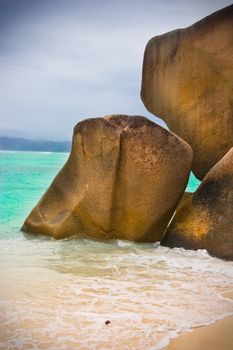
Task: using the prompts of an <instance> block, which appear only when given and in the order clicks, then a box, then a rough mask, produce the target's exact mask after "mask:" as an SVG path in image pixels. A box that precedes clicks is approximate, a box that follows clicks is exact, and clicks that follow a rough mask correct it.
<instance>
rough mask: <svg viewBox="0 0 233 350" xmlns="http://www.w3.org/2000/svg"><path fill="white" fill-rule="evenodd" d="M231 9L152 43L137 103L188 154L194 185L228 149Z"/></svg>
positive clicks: (232, 133)
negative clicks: (191, 157) (187, 147)
mask: <svg viewBox="0 0 233 350" xmlns="http://www.w3.org/2000/svg"><path fill="white" fill-rule="evenodd" d="M232 38H233V5H231V6H229V7H226V8H224V9H222V10H220V11H218V12H215V13H214V14H212V15H210V16H208V17H206V18H204V19H202V20H201V21H200V22H197V23H195V24H193V25H192V26H190V27H188V28H185V29H178V30H174V31H172V32H169V33H166V34H164V35H160V36H156V37H154V38H152V39H151V40H150V41H149V42H148V44H147V46H146V50H145V54H144V62H143V74H142V89H141V97H142V100H143V102H144V104H145V106H146V108H147V109H148V110H149V111H150V112H151V113H153V114H155V115H156V116H158V117H160V118H162V119H164V120H165V121H166V123H167V125H168V127H169V128H170V130H172V131H173V132H175V133H176V134H177V135H179V136H180V137H182V138H183V139H184V140H185V141H187V142H188V143H189V144H190V145H191V146H192V148H193V152H194V162H193V172H194V174H195V175H196V177H198V178H199V179H202V178H203V177H204V175H205V174H206V173H207V172H208V170H209V169H211V168H212V167H213V166H214V164H216V162H217V161H218V160H220V159H221V158H222V157H223V156H224V154H226V152H227V151H228V150H229V149H230V148H231V147H232V146H233V84H232V81H233V64H232V59H233V39H232Z"/></svg>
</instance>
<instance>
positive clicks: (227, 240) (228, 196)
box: [161, 148, 233, 260]
mask: <svg viewBox="0 0 233 350" xmlns="http://www.w3.org/2000/svg"><path fill="white" fill-rule="evenodd" d="M161 244H162V245H165V246H168V247H183V248H186V249H195V250H196V249H207V250H208V252H209V253H210V254H211V255H214V256H217V257H220V258H223V259H228V260H233V148H231V150H230V151H229V152H228V153H227V154H226V155H225V156H224V157H223V158H222V159H221V160H220V161H219V162H218V163H217V164H216V165H215V166H214V167H213V168H212V169H211V170H210V171H209V172H208V174H207V175H206V176H205V178H204V180H203V182H202V184H201V185H200V186H199V188H198V189H197V191H196V192H195V193H194V194H193V196H192V197H188V199H187V200H186V201H185V202H184V204H183V205H182V206H181V207H180V208H178V210H177V212H176V214H175V217H174V219H173V220H172V222H171V224H170V226H169V227H168V229H167V232H166V234H165V236H164V238H163V240H162V242H161Z"/></svg>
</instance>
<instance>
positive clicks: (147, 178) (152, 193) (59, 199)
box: [22, 115, 192, 242]
mask: <svg viewBox="0 0 233 350" xmlns="http://www.w3.org/2000/svg"><path fill="white" fill-rule="evenodd" d="M191 163H192V150H191V147H190V146H189V145H188V144H187V143H186V142H184V141H183V140H181V139H180V138H179V137H177V136H176V135H174V134H172V133H171V132H169V131H167V130H165V129H163V128H162V127H160V126H158V125H156V124H155V123H153V122H151V121H150V120H148V119H146V118H144V117H140V116H133V117H129V116H122V115H119V116H108V117H105V118H96V119H87V120H84V121H82V122H80V123H79V124H77V125H76V127H75V128H74V134H73V144H72V150H71V154H70V157H69V159H68V161H67V163H66V164H65V166H64V167H63V169H62V170H61V171H60V172H59V174H58V175H57V176H56V177H55V179H54V181H53V182H52V184H51V186H50V187H49V189H48V190H47V192H46V193H45V194H44V196H43V197H42V198H41V200H40V201H39V203H38V204H37V205H36V207H35V208H34V209H33V210H32V212H31V213H30V214H29V216H28V218H27V219H26V221H25V223H24V225H23V228H22V229H23V231H26V232H31V233H37V234H45V235H49V236H52V237H54V238H56V239H59V238H64V237H68V236H73V235H76V236H78V237H86V236H90V237H93V238H97V239H127V240H134V241H147V242H154V241H157V240H160V239H161V237H162V235H163V233H164V231H165V229H166V227H167V224H168V222H169V220H170V219H171V216H172V214H173V212H174V210H175V208H176V205H177V203H178V202H179V200H180V198H181V196H182V194H183V192H184V189H185V187H186V184H187V181H188V176H189V173H190V169H191Z"/></svg>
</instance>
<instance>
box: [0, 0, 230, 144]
mask: <svg viewBox="0 0 233 350" xmlns="http://www.w3.org/2000/svg"><path fill="white" fill-rule="evenodd" d="M231 3H232V1H227V0H202V1H201V0H194V1H189V0H173V1H172V0H115V1H112V0H108V1H107V0H0V135H2V134H5V135H8V136H18V137H26V138H31V139H51V140H70V139H71V136H72V130H73V127H74V125H75V124H76V123H77V122H79V121H80V120H82V119H85V118H93V117H101V116H104V115H107V114H128V115H144V116H146V117H148V118H150V119H152V120H154V121H155V122H158V123H161V124H163V123H162V121H160V120H159V119H158V118H156V117H155V116H153V115H151V114H150V113H149V112H148V111H147V110H146V108H145V107H144V105H143V103H142V102H141V99H140V85H141V74H142V62H143V53H144V49H145V46H146V43H147V42H148V40H149V39H150V38H151V37H153V36H155V35H159V34H163V33H165V32H168V31H170V30H173V29H176V28H183V27H187V26H189V25H191V24H192V23H194V22H196V21H198V20H200V19H201V18H203V17H205V16H207V15H208V14H210V13H212V12H214V11H216V10H219V9H221V8H223V7H225V6H228V5H230V4H231Z"/></svg>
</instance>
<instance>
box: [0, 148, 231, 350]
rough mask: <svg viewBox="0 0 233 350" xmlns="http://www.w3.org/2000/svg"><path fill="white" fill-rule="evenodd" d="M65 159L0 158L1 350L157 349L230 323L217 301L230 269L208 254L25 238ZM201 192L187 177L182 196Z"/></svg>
mask: <svg viewBox="0 0 233 350" xmlns="http://www.w3.org/2000/svg"><path fill="white" fill-rule="evenodd" d="M67 158H68V154H61V153H33V152H16V153H13V152H1V153H0V190H1V191H0V218H1V224H0V324H1V327H0V350H6V349H9V350H12V349H17V350H27V349H28V350H32V349H38V350H42V349H46V350H47V349H49V350H94V349H96V350H97V349H99V350H106V349H113V350H114V349H116V350H119V349H121V350H126V349H127V350H130V349H133V350H139V349H140V350H141V349H143V350H149V349H150V350H158V349H162V348H164V347H165V346H166V345H167V344H168V342H169V341H170V339H171V338H174V337H175V336H177V334H179V333H180V332H182V331H185V330H189V329H192V328H193V327H197V326H200V325H205V324H210V323H213V322H214V321H215V320H217V319H221V318H223V317H225V316H227V315H232V314H233V301H232V300H229V299H227V298H224V297H223V293H224V292H226V291H228V290H232V289H233V282H232V281H233V262H226V261H221V260H219V259H216V258H213V257H210V256H209V255H208V254H207V252H206V251H197V252H194V251H184V250H183V249H169V248H165V247H161V246H160V245H159V244H139V243H132V242H127V241H120V240H118V241H113V242H95V241H91V240H60V241H55V240H53V239H50V238H46V237H39V236H33V237H30V238H29V237H25V236H24V235H23V234H22V233H21V232H20V231H19V228H20V227H21V225H22V223H23V221H24V219H25V217H26V216H27V215H28V213H29V211H30V210H31V209H32V207H33V206H34V205H35V204H36V203H37V202H38V200H39V199H40V197H41V195H42V194H43V193H44V191H45V190H46V189H47V187H48V186H49V184H50V183H51V181H52V179H53V178H54V176H55V175H56V173H57V172H58V170H59V169H60V168H61V167H62V166H63V164H64V163H65V161H66V160H67ZM198 184H199V182H198V181H197V180H196V179H195V178H194V177H193V176H191V178H190V181H189V184H188V187H187V190H188V191H194V190H195V189H196V187H197V186H198ZM187 310H189V311H188V312H187ZM106 320H110V322H111V323H110V324H109V325H108V326H106V325H105V321H106Z"/></svg>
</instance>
